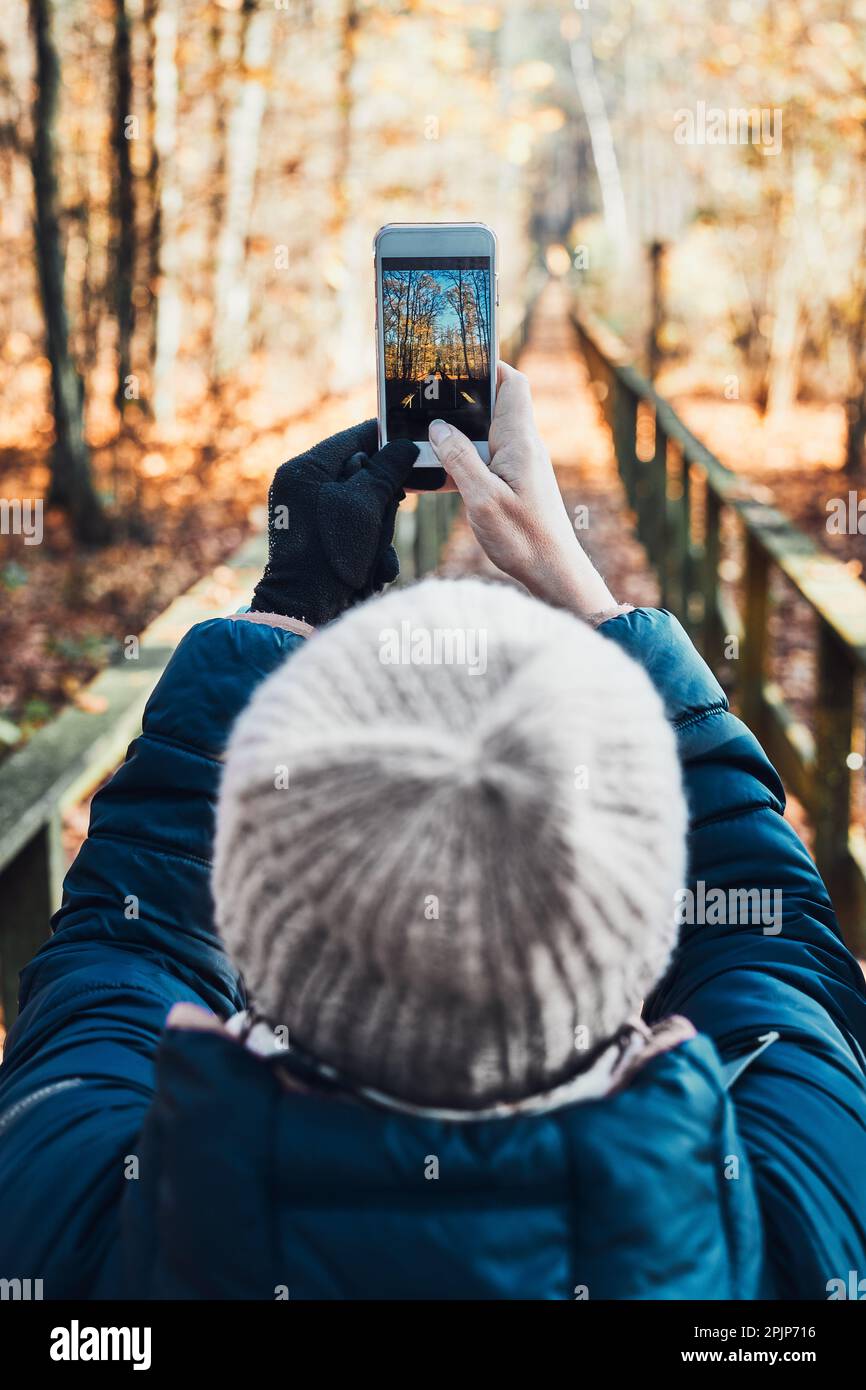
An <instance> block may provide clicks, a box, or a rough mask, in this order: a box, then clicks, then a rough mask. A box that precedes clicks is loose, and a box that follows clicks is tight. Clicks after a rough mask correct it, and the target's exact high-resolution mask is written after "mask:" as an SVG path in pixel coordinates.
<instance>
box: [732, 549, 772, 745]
mask: <svg viewBox="0 0 866 1390" xmlns="http://www.w3.org/2000/svg"><path fill="white" fill-rule="evenodd" d="M744 544H745V552H746V568H745V577H744V586H745V595H744V599H745V602H744V613H743V650H742V652H741V653H740V665H739V671H740V689H739V698H740V709H741V711H742V714H743V718H744V719H745V721H746V723H747V724H748V725H749V726H750V727H751V728H752V729H753V730H754V732H755V733H756V734H757V735H758V737H759V738H762V737H763V731H764V677H765V672H766V666H767V623H768V620H769V616H770V594H769V582H770V562H769V557H768V556H767V552H766V551H765V550H764V547H763V546H762V545H761V544H760V543H759V541H757V540H756V539H755V537H754V536H753V535H752V533H751V531H749V530H748V529H747V530H746V532H745V535H744Z"/></svg>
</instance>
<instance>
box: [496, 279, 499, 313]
mask: <svg viewBox="0 0 866 1390" xmlns="http://www.w3.org/2000/svg"><path fill="white" fill-rule="evenodd" d="M496 307H497V309H498V308H499V276H498V275H497V276H496Z"/></svg>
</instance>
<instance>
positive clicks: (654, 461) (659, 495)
mask: <svg viewBox="0 0 866 1390" xmlns="http://www.w3.org/2000/svg"><path fill="white" fill-rule="evenodd" d="M645 468H646V476H647V484H648V486H647V494H646V500H645V504H644V505H645V514H646V522H645V526H644V531H645V539H644V545H645V546H646V552H647V555H648V556H649V559H650V563H651V564H652V566H653V568H654V569H655V571H656V574H658V575H661V574H662V571H663V568H664V554H665V537H666V534H667V522H666V518H665V512H666V508H667V491H668V437H667V435H666V434H665V432H664V430H663V429H662V427H661V425H660V424H659V421H658V418H656V436H655V448H654V452H653V456H652V458H651V459H650V461H649V463H647V464H646V465H645Z"/></svg>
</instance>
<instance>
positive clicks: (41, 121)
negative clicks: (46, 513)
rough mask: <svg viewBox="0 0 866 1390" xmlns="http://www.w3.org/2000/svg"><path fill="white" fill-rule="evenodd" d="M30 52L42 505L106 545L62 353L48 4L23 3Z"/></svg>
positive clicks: (65, 347)
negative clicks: (45, 382) (46, 431)
mask: <svg viewBox="0 0 866 1390" xmlns="http://www.w3.org/2000/svg"><path fill="white" fill-rule="evenodd" d="M29 4H30V26H31V30H32V32H33V39H34V46H35V51H36V72H35V96H34V101H33V145H32V150H31V167H32V170H33V186H34V195H35V233H36V259H37V263H38V268H39V284H40V288H41V292H42V307H43V312H44V315H45V335H46V346H47V355H48V360H49V362H50V364H51V390H52V396H53V404H54V434H55V441H54V458H53V465H52V472H51V487H50V490H49V497H48V500H49V501H50V502H53V503H56V504H57V505H58V506H61V507H64V508H65V509H66V511H67V512H68V513H69V517H70V519H71V522H72V529H73V533H74V535H75V537H76V539H78V540H79V541H82V542H83V543H84V544H92V545H98V544H102V543H104V542H105V541H106V540H107V539H108V535H109V525H108V521H107V518H106V516H105V514H104V512H103V510H102V506H101V503H100V501H99V498H98V497H97V495H96V492H95V490H94V487H93V479H92V476H91V471H90V454H89V452H88V448H87V444H86V441H85V438H84V383H83V381H82V379H81V377H80V376H79V374H78V371H77V369H76V366H75V363H74V361H73V360H72V354H71V351H70V346H69V319H68V314H67V308H66V291H65V285H64V255H63V249H62V245H61V236H60V194H59V189H58V184H57V116H58V103H59V96H60V60H59V57H58V53H57V49H56V47H55V44H54V36H53V32H52V3H51V0H29Z"/></svg>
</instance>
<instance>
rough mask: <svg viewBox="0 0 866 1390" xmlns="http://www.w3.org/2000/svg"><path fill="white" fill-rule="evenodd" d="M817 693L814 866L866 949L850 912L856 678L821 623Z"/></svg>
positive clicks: (853, 942) (865, 936) (854, 942)
mask: <svg viewBox="0 0 866 1390" xmlns="http://www.w3.org/2000/svg"><path fill="white" fill-rule="evenodd" d="M817 657H818V676H817V685H816V690H815V778H814V792H813V805H812V806H811V807H810V810H811V813H812V816H813V819H814V825H815V862H816V863H817V865H818V868H819V869H820V871H821V874H822V877H823V879H824V881H825V883H826V884H827V888H828V890H829V892H830V896H831V897H832V898H833V901H834V903H835V905H836V909H837V911H838V913H839V916H840V919H841V921H842V926H843V929H844V931H845V935H846V939H847V941H848V944H849V945H850V946H852V948H858V950H859V952H862V951H863V950H864V949H866V932H864V924H863V922H862V921H860V920H857V919H856V917H855V916H854V915H853V914H849V913H848V912H847V911H846V908H847V906H848V905H849V904H853V901H854V900H855V897H856V895H855V894H853V892H852V885H851V881H850V858H849V855H848V838H849V834H850V821H851V769H850V768H849V767H848V763H847V758H848V756H849V754H850V752H851V742H852V734H853V729H854V702H855V689H856V685H857V675H856V671H855V667H854V663H853V661H852V660H851V653H850V651H849V650H848V649H847V648H846V647H845V645H844V643H843V642H840V641H839V639H838V637H836V635H835V634H834V633H833V632H831V630H830V628H829V627H828V626H827V624H826V623H823V622H819V624H818V642H817Z"/></svg>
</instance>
